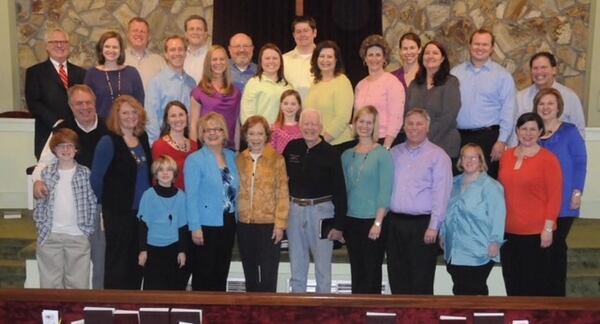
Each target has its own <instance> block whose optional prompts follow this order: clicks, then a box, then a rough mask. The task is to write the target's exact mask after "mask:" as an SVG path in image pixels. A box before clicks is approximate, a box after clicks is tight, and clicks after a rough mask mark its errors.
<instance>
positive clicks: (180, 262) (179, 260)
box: [177, 252, 185, 269]
mask: <svg viewBox="0 0 600 324" xmlns="http://www.w3.org/2000/svg"><path fill="white" fill-rule="evenodd" d="M177 264H178V265H179V268H180V269H181V268H183V266H184V265H185V253H183V252H179V253H177Z"/></svg>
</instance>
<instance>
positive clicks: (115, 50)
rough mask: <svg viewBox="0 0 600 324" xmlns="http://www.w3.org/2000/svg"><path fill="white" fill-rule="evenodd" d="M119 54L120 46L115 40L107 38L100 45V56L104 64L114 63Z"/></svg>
mask: <svg viewBox="0 0 600 324" xmlns="http://www.w3.org/2000/svg"><path fill="white" fill-rule="evenodd" d="M120 54H121V45H120V44H119V40H118V39H116V38H108V39H107V40H106V41H105V42H104V44H103V45H102V55H103V56H104V60H105V62H106V63H115V62H117V59H119V55H120Z"/></svg>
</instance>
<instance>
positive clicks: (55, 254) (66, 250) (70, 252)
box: [36, 233, 90, 289]
mask: <svg viewBox="0 0 600 324" xmlns="http://www.w3.org/2000/svg"><path fill="white" fill-rule="evenodd" d="M36 258H37V262H38V269H39V272H40V288H50V289H61V288H67V289H89V288H90V284H89V281H90V241H89V240H88V238H87V237H86V236H84V235H78V236H75V235H68V234H60V233H50V235H49V236H48V238H47V239H46V241H45V242H44V244H42V245H39V244H38V246H37V253H36Z"/></svg>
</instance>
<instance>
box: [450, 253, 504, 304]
mask: <svg viewBox="0 0 600 324" xmlns="http://www.w3.org/2000/svg"><path fill="white" fill-rule="evenodd" d="M493 267H494V261H490V262H488V263H486V264H483V265H480V266H462V265H454V264H450V263H448V264H446V270H448V273H449V274H450V276H451V277H452V282H453V283H454V286H453V287H452V293H453V294H454V295H457V296H458V295H484V296H487V295H488V294H489V290H488V286H487V278H488V276H489V275H490V272H491V271H492V268H493Z"/></svg>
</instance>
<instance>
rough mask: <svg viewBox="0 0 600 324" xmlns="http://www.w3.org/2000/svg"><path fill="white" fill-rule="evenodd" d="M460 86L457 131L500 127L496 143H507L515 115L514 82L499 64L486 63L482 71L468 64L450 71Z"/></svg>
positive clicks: (515, 90) (489, 61)
mask: <svg viewBox="0 0 600 324" xmlns="http://www.w3.org/2000/svg"><path fill="white" fill-rule="evenodd" d="M452 74H453V75H454V76H456V77H457V78H458V80H459V82H460V98H461V102H462V106H461V108H460V111H459V113H458V117H457V118H456V122H457V126H458V128H459V129H476V128H481V127H489V126H492V125H500V135H499V136H498V140H499V141H502V142H506V141H507V140H508V137H509V136H510V134H511V133H512V131H513V125H514V120H515V118H514V116H515V113H516V92H517V89H516V87H515V81H514V80H513V78H512V76H511V75H510V73H508V71H506V70H505V69H504V68H503V67H502V66H501V65H500V64H498V63H496V62H494V61H492V60H491V59H490V60H488V61H487V62H486V63H485V64H484V65H483V66H482V67H481V68H476V67H475V65H473V63H471V62H470V61H468V62H465V63H462V64H460V65H458V66H456V67H454V68H453V69H452Z"/></svg>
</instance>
